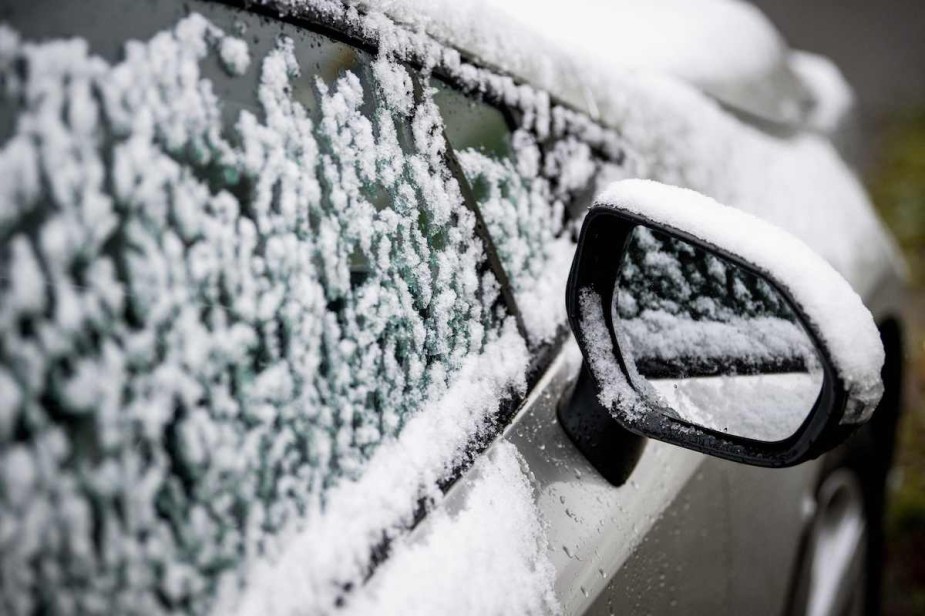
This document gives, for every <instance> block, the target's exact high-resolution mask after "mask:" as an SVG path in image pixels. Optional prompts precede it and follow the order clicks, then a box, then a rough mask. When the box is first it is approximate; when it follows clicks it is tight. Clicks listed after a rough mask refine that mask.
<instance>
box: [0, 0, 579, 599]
mask: <svg viewBox="0 0 925 616" xmlns="http://www.w3.org/2000/svg"><path fill="white" fill-rule="evenodd" d="M39 4H41V3H39ZM165 7H166V8H165ZM120 8H121V9H124V11H123V13H120V15H122V18H124V19H126V21H127V22H130V24H131V25H129V26H127V29H126V32H132V33H134V34H133V36H134V37H135V38H133V39H132V40H126V38H125V37H123V36H122V35H121V34H120V32H121V31H120V30H119V29H114V28H111V27H110V26H106V25H105V24H111V23H112V8H111V6H110V5H109V4H107V3H103V2H90V3H87V4H86V5H82V6H81V11H80V13H82V14H81V15H77V16H75V17H74V19H75V22H74V23H70V24H68V23H61V24H59V26H57V27H59V30H55V29H54V27H53V26H54V23H56V20H58V19H59V17H60V16H58V15H56V16H54V17H53V18H52V19H51V22H52V26H49V25H48V23H44V22H42V21H41V20H40V19H38V18H35V19H25V18H22V19H17V18H16V15H15V14H14V15H13V18H11V19H10V23H9V24H7V25H4V26H0V28H2V29H0V41H2V44H0V85H2V88H0V90H2V93H0V98H2V101H3V102H2V107H0V115H3V116H4V121H3V122H0V126H3V127H5V130H6V133H5V134H4V136H3V141H2V143H0V175H2V177H4V178H13V180H12V181H10V182H6V181H5V182H4V184H5V185H4V186H3V187H2V188H0V202H2V203H0V206H2V207H0V407H2V408H0V511H2V512H3V513H2V514H0V517H2V520H0V521H2V533H0V534H2V541H3V542H4V543H3V549H2V550H0V559H2V566H0V570H2V571H3V572H4V573H3V574H2V575H0V584H2V592H0V597H2V601H4V602H8V603H6V604H4V606H0V611H3V612H7V611H9V612H11V613H20V612H25V611H33V610H37V611H43V610H46V611H50V612H61V611H71V610H75V609H76V610H83V609H87V610H91V609H94V606H97V607H98V606H100V605H104V606H110V607H114V609H115V611H125V610H133V611H135V610H137V611H141V612H158V611H160V610H162V609H164V608H172V609H184V610H188V611H193V612H201V611H205V609H206V608H207V607H208V606H210V605H212V604H213V602H214V601H215V599H216V597H217V596H218V595H219V594H220V592H224V591H225V590H227V587H228V586H229V585H230V586H232V587H234V586H236V585H237V584H240V583H242V581H243V579H244V577H245V576H244V573H243V572H244V571H245V568H244V567H243V565H242V563H245V562H247V561H248V560H249V559H254V558H258V557H263V556H266V555H267V554H273V553H275V552H274V550H278V549H280V548H279V546H278V545H277V543H274V542H275V541H277V540H278V539H280V538H282V537H285V536H287V535H286V532H291V531H292V528H293V524H295V525H296V527H298V528H301V527H302V526H305V525H306V524H307V522H306V520H307V521H311V520H314V519H315V518H317V517H318V516H320V515H322V514H323V513H324V512H325V511H327V510H328V509H329V508H330V507H332V506H333V505H331V503H330V500H331V498H332V497H329V494H331V491H332V490H333V489H334V488H335V487H336V486H338V485H339V484H341V483H343V482H346V481H349V480H355V479H357V478H358V477H359V476H360V475H362V474H363V472H364V470H365V469H366V467H367V462H368V460H369V459H370V458H371V456H373V455H374V454H375V453H376V452H377V450H378V449H379V448H380V447H382V446H383V443H385V442H390V443H391V442H394V439H395V438H396V437H397V436H398V435H400V434H402V432H403V427H404V426H405V425H406V424H408V423H409V422H410V421H411V420H412V419H413V418H415V417H416V416H418V415H420V414H421V413H422V412H423V411H424V410H426V409H429V408H430V407H428V405H434V404H435V403H436V401H438V400H440V399H441V396H443V395H444V394H445V393H446V392H447V390H448V388H449V387H451V386H452V385H453V384H454V383H457V381H458V379H457V377H458V375H460V374H466V375H470V376H471V375H472V374H473V373H477V371H476V370H475V364H473V363H472V362H473V361H474V360H473V359H472V358H474V357H477V356H478V355H479V354H480V353H483V352H485V351H486V349H487V348H488V347H489V346H490V345H492V344H494V343H497V342H498V340H499V339H500V338H501V337H502V336H508V338H510V331H509V330H510V326H509V323H510V321H509V320H508V319H507V310H506V308H505V307H504V305H503V303H502V302H501V300H500V294H499V286H498V283H497V282H496V280H495V278H494V276H493V275H492V273H491V271H490V269H489V267H488V265H487V263H486V257H485V249H484V246H483V243H482V241H481V239H480V237H478V235H477V234H476V230H475V226H476V220H475V217H474V214H473V213H472V212H471V211H470V210H468V209H467V208H466V207H465V204H464V202H463V199H462V197H461V195H460V191H459V186H458V185H457V183H456V181H455V179H454V178H453V177H452V175H451V174H450V172H449V171H448V169H447V167H446V165H445V164H444V153H445V147H444V144H443V138H442V133H441V126H440V118H439V116H438V114H437V112H436V107H435V104H434V102H433V100H432V99H431V98H430V97H429V95H427V94H425V95H424V96H423V98H420V99H418V98H416V95H415V93H414V87H413V82H412V75H411V73H410V72H409V71H408V70H407V69H406V68H405V67H404V66H403V65H401V64H400V63H398V62H395V61H391V60H387V59H383V58H380V57H375V56H373V55H370V54H368V53H366V52H364V51H362V50H357V49H355V48H352V47H350V46H348V45H345V44H343V43H340V42H337V41H335V40H332V39H330V38H328V37H326V36H323V35H321V34H316V33H312V32H309V31H307V30H304V29H300V28H296V27H293V26H290V25H286V24H282V25H281V24H279V23H277V22H273V21H270V20H266V19H263V18H258V17H256V16H252V15H248V14H246V13H240V12H236V11H235V12H232V11H230V10H229V9H226V8H224V7H212V8H209V9H208V15H209V18H208V19H207V18H205V17H203V16H202V15H200V14H199V13H197V12H193V13H192V14H189V15H185V13H186V9H185V8H184V6H183V5H180V4H179V3H172V2H156V3H145V4H144V5H143V6H142V7H140V8H133V7H132V3H126V4H124V5H120ZM194 8H196V9H197V10H206V8H204V7H203V5H199V4H196V5H195V7H194ZM23 11H26V12H27V13H28V9H27V8H23ZM88 15H89V16H88ZM145 25H146V26H147V29H146V27H145ZM80 28H85V30H86V32H85V37H83V36H78V37H75V38H68V39H64V38H61V35H62V34H68V35H69V36H70V35H71V34H73V33H74V31H75V29H78V31H79V29H80ZM56 33H57V34H56ZM50 37H57V38H50ZM97 43H100V48H101V49H102V50H103V52H101V53H103V55H94V54H95V52H94V48H95V45H96V44H97ZM473 156H475V155H474V154H473ZM486 168H487V167H486ZM492 169H493V168H492ZM518 190H520V189H518ZM531 211H532V210H531ZM559 226H561V224H560V225H559ZM556 228H558V227H556ZM544 233H545V231H544ZM528 243H529V242H526V244H528ZM505 332H507V333H505ZM513 336H515V338H516V330H515V332H514V334H513ZM505 340H507V338H505ZM506 348H507V349H508V350H510V347H506ZM518 348H519V347H517V346H516V344H515V345H514V349H515V351H516V350H517V349H518ZM518 353H519V354H517V353H515V356H514V359H513V360H511V358H510V357H509V356H508V355H504V354H501V355H498V356H496V358H495V359H496V363H495V364H494V368H493V370H494V372H495V374H494V375H493V377H492V380H491V381H490V382H489V381H486V383H485V384H484V385H483V386H481V388H480V389H478V390H477V391H478V393H479V397H478V398H477V400H476V402H478V403H479V404H481V406H479V407H478V413H483V414H484V415H479V414H478V413H477V412H476V411H475V410H471V409H469V407H467V408H466V409H462V410H460V411H459V413H460V414H462V413H463V411H465V412H466V413H468V414H464V415H461V416H462V417H463V418H464V419H465V422H464V421H463V420H461V419H460V420H454V419H453V416H452V415H446V412H444V417H446V419H445V421H448V422H449V423H448V424H447V425H445V426H443V427H442V428H441V430H440V432H435V433H434V434H439V436H440V437H441V440H439V441H438V440H436V438H431V437H427V438H426V439H424V440H425V441H426V442H425V443H423V444H421V443H418V444H417V446H416V447H417V448H406V449H404V450H400V451H398V452H397V453H396V454H395V455H396V456H397V457H395V458H394V459H395V460H399V461H400V462H401V463H402V464H406V465H408V466H411V467H414V465H417V466H419V467H420V466H423V465H425V464H428V465H430V466H432V467H434V468H433V469H432V470H429V471H428V472H430V473H431V474H432V475H433V476H434V478H440V479H445V478H446V476H447V473H449V472H450V470H451V469H452V468H453V465H454V464H457V463H459V461H460V459H461V458H462V457H463V456H462V455H461V454H460V453H459V452H458V451H457V448H458V447H460V446H461V444H460V442H459V441H460V440H462V441H463V442H462V444H463V445H464V443H465V438H468V437H469V436H472V435H470V434H469V433H468V432H465V430H471V431H472V434H475V433H476V432H477V430H478V429H480V428H479V426H481V425H482V422H484V421H489V420H490V413H492V412H494V411H496V410H497V409H498V407H499V405H500V404H501V397H502V395H503V394H504V395H506V394H505V392H506V389H505V388H506V387H507V386H508V385H507V381H505V380H504V379H505V378H506V377H502V376H501V375H500V374H499V373H498V372H499V370H501V371H503V370H508V369H510V370H513V371H515V372H516V370H519V368H518V365H519V363H518V362H520V363H523V361H524V360H523V359H522V355H523V354H524V352H523V351H518ZM504 362H506V363H504ZM510 370H509V371H510ZM459 378H462V377H459ZM522 379H523V374H522V372H521V373H520V375H519V376H517V377H516V378H513V380H512V381H511V382H512V383H515V385H516V387H515V389H519V390H522V389H523V385H522ZM512 387H513V386H512ZM454 391H455V390H454ZM456 397H457V398H459V396H458V395H457V396H456ZM469 402H471V404H472V405H474V404H476V402H472V401H469ZM457 406H459V405H458V404H457ZM473 408H474V407H473ZM451 410H452V409H451ZM466 422H468V423H466ZM461 426H462V427H461ZM460 434H462V436H460ZM464 437H465V438H464ZM399 449H400V448H399ZM435 449H436V450H437V453H434V450H435ZM438 453H439V454H440V455H438ZM399 454H401V455H399ZM403 456H404V457H403ZM441 456H442V457H441ZM404 468H405V467H404V466H401V465H400V464H398V463H397V462H396V466H395V468H394V469H393V471H394V472H393V473H392V476H390V479H394V480H396V481H397V480H398V479H402V480H403V481H402V482H401V484H400V485H398V486H397V487H396V486H389V485H382V486H379V485H375V486H372V488H375V489H377V490H378V492H376V493H375V494H374V493H372V488H371V489H370V491H367V492H363V493H361V494H360V495H359V497H360V498H362V499H363V500H364V501H365V502H367V503H371V504H370V505H369V508H370V509H371V510H372V511H371V512H368V513H367V517H368V518H369V520H370V522H369V524H370V525H373V524H377V523H382V524H385V523H386V521H387V522H388V523H389V524H393V523H394V524H398V522H399V521H403V522H405V523H406V522H407V521H408V520H409V519H410V518H411V515H408V514H402V513H400V511H405V510H406V509H411V510H413V509H414V507H416V503H417V501H418V499H419V498H422V493H421V492H420V491H419V490H422V489H424V488H418V487H417V484H416V483H415V481H417V479H418V476H417V475H414V476H412V475H408V476H407V477H405V476H403V475H401V472H402V469H404ZM428 477H429V475H428ZM405 484H409V485H407V486H406V485H405ZM429 489H434V488H429ZM406 492H407V494H406ZM424 493H425V494H426V492H424ZM390 498H391V499H393V500H394V498H399V499H405V500H407V501H409V502H408V503H402V504H401V506H395V508H394V509H395V516H396V520H392V519H391V518H387V515H386V514H388V513H390V510H388V509H387V507H385V506H384V505H383V504H382V503H387V504H388V503H390V502H391V501H389V500H388V499H390ZM376 499H379V500H376ZM351 502H352V501H351ZM356 510H357V508H356V507H354V508H353V509H351V511H354V516H355V517H362V516H356V513H355V512H356ZM347 517H348V516H344V515H341V516H340V518H338V519H337V520H335V522H333V524H335V525H338V524H339V525H341V526H337V528H341V527H342V526H343V527H345V526H346V525H349V524H351V523H353V522H354V520H351V519H346V518H347ZM364 523H365V522H364ZM325 528H327V527H325ZM360 530H361V531H362V533H361V532H360V531H357V533H354V534H355V535H356V537H359V539H358V540H357V541H353V539H354V537H353V536H351V533H348V532H346V531H345V530H341V531H338V532H328V534H327V536H326V537H324V541H325V542H326V544H325V545H326V546H327V545H329V543H328V542H336V541H341V542H346V543H348V544H349V545H350V546H351V547H355V549H356V550H359V551H362V550H364V549H365V550H367V551H370V550H371V549H372V547H374V544H375V542H376V541H379V540H380V539H381V538H382V537H384V534H383V531H378V532H376V531H375V529H374V528H371V527H363V528H362V529H360ZM284 531H286V532H284ZM363 533H365V534H363ZM354 544H356V546H354ZM274 546H275V547H274ZM308 552H309V554H308V557H310V556H311V550H309V551H308ZM322 552H323V551H322ZM319 558H321V557H320V556H319ZM358 561H359V556H358V555H357V554H356V553H349V554H344V555H343V559H342V560H338V562H339V563H341V562H343V563H346V564H347V565H349V566H355V567H358V568H361V572H363V573H365V569H362V565H361V564H357V563H358ZM306 567H307V568H308V569H311V570H312V571H315V572H317V574H318V575H328V574H330V575H333V573H330V572H326V571H323V570H322V569H323V567H318V566H316V567H314V568H312V567H309V566H308V565H306ZM335 581H337V584H335V585H334V586H336V588H335V589H334V591H336V592H341V593H342V592H343V591H344V589H345V588H346V587H348V585H347V583H346V582H344V583H341V582H340V581H338V580H335ZM334 591H332V592H334ZM316 599H317V597H316ZM318 600H319V601H321V599H318Z"/></svg>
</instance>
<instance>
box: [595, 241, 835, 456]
mask: <svg viewBox="0 0 925 616" xmlns="http://www.w3.org/2000/svg"><path fill="white" fill-rule="evenodd" d="M627 241H628V246H627V250H626V251H624V258H623V263H621V265H620V269H619V274H618V278H617V286H616V292H615V294H614V305H613V317H614V329H615V331H616V332H617V336H618V343H619V347H620V351H621V353H622V354H623V357H624V360H625V361H626V363H627V365H628V366H632V365H633V364H635V367H636V370H637V372H638V373H639V375H640V376H641V377H642V378H643V379H644V380H645V381H646V382H648V383H649V385H650V386H651V390H654V392H653V391H651V390H650V393H654V394H655V395H656V397H657V399H658V400H659V403H660V404H659V406H661V407H663V412H665V413H666V414H670V415H673V416H675V417H678V418H680V419H683V420H684V421H686V422H689V423H692V424H696V425H699V426H702V427H704V428H709V429H712V430H716V431H719V432H726V433H728V434H731V435H735V436H740V437H746V438H750V439H754V440H760V441H779V440H782V439H785V438H787V437H788V436H790V435H792V434H793V433H794V432H796V430H797V429H798V428H799V427H800V425H801V424H802V423H803V421H804V420H805V419H806V417H807V416H808V415H809V413H810V411H811V410H812V408H813V405H814V404H815V402H816V399H817V397H818V396H819V392H820V390H821V388H822V382H823V371H822V363H821V361H820V360H819V356H818V354H817V351H816V347H815V344H814V343H813V341H812V338H811V337H810V335H809V334H808V333H807V331H806V328H805V327H804V325H803V324H802V323H801V321H800V319H799V318H798V316H797V315H796V313H795V312H794V311H793V310H792V308H791V307H790V304H789V303H788V302H787V300H786V299H785V298H784V297H783V296H782V295H781V294H780V293H779V292H778V291H777V290H776V289H775V288H774V287H773V286H772V285H771V284H769V283H768V282H767V281H766V280H764V279H763V278H762V277H761V276H759V275H756V274H752V273H750V272H749V271H747V270H745V269H743V268H741V267H739V266H738V265H736V264H734V263H733V262H731V261H729V260H727V259H725V258H723V257H722V256H719V255H716V254H713V253H710V252H708V251H706V250H705V249H702V248H699V247H697V246H694V245H692V244H690V243H687V242H685V241H683V240H679V239H677V238H674V237H670V236H668V235H665V234H663V233H660V232H658V231H653V230H651V229H648V228H646V227H641V226H640V227H636V228H635V229H634V230H633V232H632V233H631V235H630V237H629V238H628V240H627Z"/></svg>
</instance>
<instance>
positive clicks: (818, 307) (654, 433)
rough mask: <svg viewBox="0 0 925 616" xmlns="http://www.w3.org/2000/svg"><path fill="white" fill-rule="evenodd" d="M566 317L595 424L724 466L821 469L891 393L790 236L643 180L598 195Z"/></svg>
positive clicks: (813, 264) (822, 271) (861, 311)
mask: <svg viewBox="0 0 925 616" xmlns="http://www.w3.org/2000/svg"><path fill="white" fill-rule="evenodd" d="M566 305H567V310H568V316H569V322H570V325H571V328H572V332H573V333H574V334H575V338H576V339H577V341H578V345H579V346H580V348H581V351H582V354H583V355H584V358H585V362H586V368H587V370H588V372H589V373H590V375H591V377H592V379H591V380H592V381H593V383H594V385H595V387H596V393H597V401H598V402H599V403H600V407H601V409H603V410H604V411H605V412H606V413H609V415H610V416H611V417H612V419H613V420H615V421H616V422H617V423H618V424H620V425H621V426H622V427H623V428H625V429H627V430H629V431H630V432H633V433H635V434H638V435H641V436H645V437H649V438H653V439H657V440H660V441H664V442H667V443H672V444H674V445H679V446H681V447H686V448H688V449H693V450H696V451H700V452H703V453H707V454H710V455H713V456H717V457H720V458H725V459H729V460H734V461H738V462H744V463H747V464H753V465H758V466H771V467H780V466H790V465H794V464H798V463H800V462H802V461H804V460H808V459H811V458H814V457H817V456H819V455H820V454H822V453H824V452H825V451H827V450H829V449H831V448H832V447H834V446H835V445H837V444H839V443H841V442H842V441H843V440H844V439H845V438H846V437H847V436H848V435H849V434H850V433H851V432H852V431H853V430H854V429H855V428H856V427H857V426H858V425H860V424H862V423H864V422H866V421H867V420H868V419H869V418H870V416H871V414H872V413H873V411H874V409H875V408H876V406H877V403H878V402H879V400H880V397H881V395H882V392H883V385H882V382H881V378H880V369H881V366H882V364H883V359H884V351H883V346H882V344H881V342H880V337H879V334H878V331H877V328H876V326H875V324H874V321H873V318H872V317H871V314H870V312H869V311H868V310H867V309H866V308H865V307H864V305H863V303H862V302H861V299H860V298H859V297H858V295H857V294H856V293H855V292H854V291H853V290H852V289H851V287H850V286H849V284H848V283H847V282H846V281H845V280H844V279H843V278H842V277H841V276H840V275H839V274H838V273H837V272H836V271H835V270H834V269H833V268H832V267H831V266H829V265H828V263H826V262H825V261H824V260H823V259H822V258H821V257H819V256H818V255H817V254H816V253H815V252H813V251H812V250H811V249H810V248H809V247H808V246H806V245H805V244H804V243H803V242H802V241H800V240H798V239H797V238H795V237H794V236H792V235H790V234H789V233H787V232H785V231H783V230H781V229H779V228H777V227H775V226H773V225H771V224H770V223H767V222H765V221H763V220H760V219H758V218H756V217H754V216H752V215H750V214H747V213H745V212H742V211H740V210H736V209H733V208H729V207H725V206H723V205H720V204H719V203H717V202H716V201H713V200H712V199H710V198H708V197H705V196H703V195H701V194H699V193H696V192H694V191H690V190H686V189H681V188H677V187H673V186H667V185H664V184H659V183H656V182H651V181H646V180H624V181H621V182H617V183H615V184H613V185H611V186H610V187H609V188H608V189H607V190H605V191H604V192H603V193H602V194H601V195H600V196H599V197H598V198H597V200H596V201H595V204H594V205H593V206H592V207H591V208H590V210H589V211H588V214H587V216H586V218H585V221H584V225H583V227H582V229H581V234H580V237H579V240H578V247H577V250H576V253H575V258H574V261H573V263H572V269H571V273H570V275H569V281H568V289H567V293H566ZM563 412H571V411H563ZM570 423H571V424H575V422H569V421H568V418H566V421H564V422H563V425H565V426H566V430H569V427H568V425H569V424H570ZM592 423H593V422H592ZM573 439H574V437H573ZM576 442H577V441H576ZM597 446H599V447H603V448H606V447H607V443H598V445H597Z"/></svg>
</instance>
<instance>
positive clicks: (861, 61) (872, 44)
mask: <svg viewBox="0 0 925 616" xmlns="http://www.w3.org/2000/svg"><path fill="white" fill-rule="evenodd" d="M754 3H755V4H756V5H757V6H758V7H759V8H760V9H761V10H762V11H764V13H765V14H766V15H767V16H768V17H769V18H770V19H771V21H772V22H773V23H774V24H775V25H776V26H777V27H778V28H779V29H780V30H781V31H782V32H783V34H784V36H785V37H786V38H787V40H788V42H789V43H790V45H791V46H793V47H795V48H798V49H805V50H807V51H811V52H815V53H820V54H823V55H825V56H828V57H829V58H831V59H832V60H834V61H835V63H836V64H837V65H838V66H839V67H840V68H841V70H842V72H843V73H844V75H845V77H846V79H847V80H848V82H849V83H851V85H852V86H853V87H854V90H855V95H856V97H857V104H858V111H859V119H860V129H861V135H862V138H863V141H864V145H865V146H866V147H865V148H864V150H863V156H862V157H861V158H860V163H859V164H860V169H859V172H860V173H861V176H862V179H863V180H864V182H865V183H866V184H867V187H868V189H869V190H870V192H871V195H872V196H873V199H874V203H875V205H876V206H877V209H878V210H879V212H880V215H881V217H882V219H883V221H884V222H885V223H886V225H887V226H889V227H890V229H891V230H892V232H893V234H894V235H895V237H896V238H897V239H898V241H899V244H900V247H901V249H902V251H903V254H904V255H905V258H906V262H907V264H908V265H909V274H910V280H909V282H910V291H909V294H908V298H907V301H906V315H905V316H906V321H905V322H906V324H907V330H906V332H905V334H906V336H905V337H906V355H907V357H906V391H905V409H904V411H903V416H902V418H901V420H900V426H899V438H898V449H897V452H896V457H895V460H894V470H893V472H892V474H891V478H890V494H889V501H888V505H887V528H886V552H887V553H886V558H885V562H884V566H885V567H886V571H885V575H884V585H885V587H884V614H885V615H887V616H907V615H912V614H916V615H922V614H925V4H923V3H922V0H881V1H879V2H870V1H869V0H813V1H811V2H807V1H806V0H754Z"/></svg>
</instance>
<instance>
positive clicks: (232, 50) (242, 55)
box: [218, 36, 251, 75]
mask: <svg viewBox="0 0 925 616" xmlns="http://www.w3.org/2000/svg"><path fill="white" fill-rule="evenodd" d="M218 53H219V57H220V58H221V60H222V63H223V64H224V66H225V68H226V69H227V70H228V71H229V72H230V73H231V74H232V75H243V74H244V72H245V71H247V67H248V66H250V63H251V55H250V51H249V50H248V48H247V43H246V42H244V41H243V40H241V39H239V38H235V37H233V36H224V37H223V38H222V41H221V43H219V48H218Z"/></svg>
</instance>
